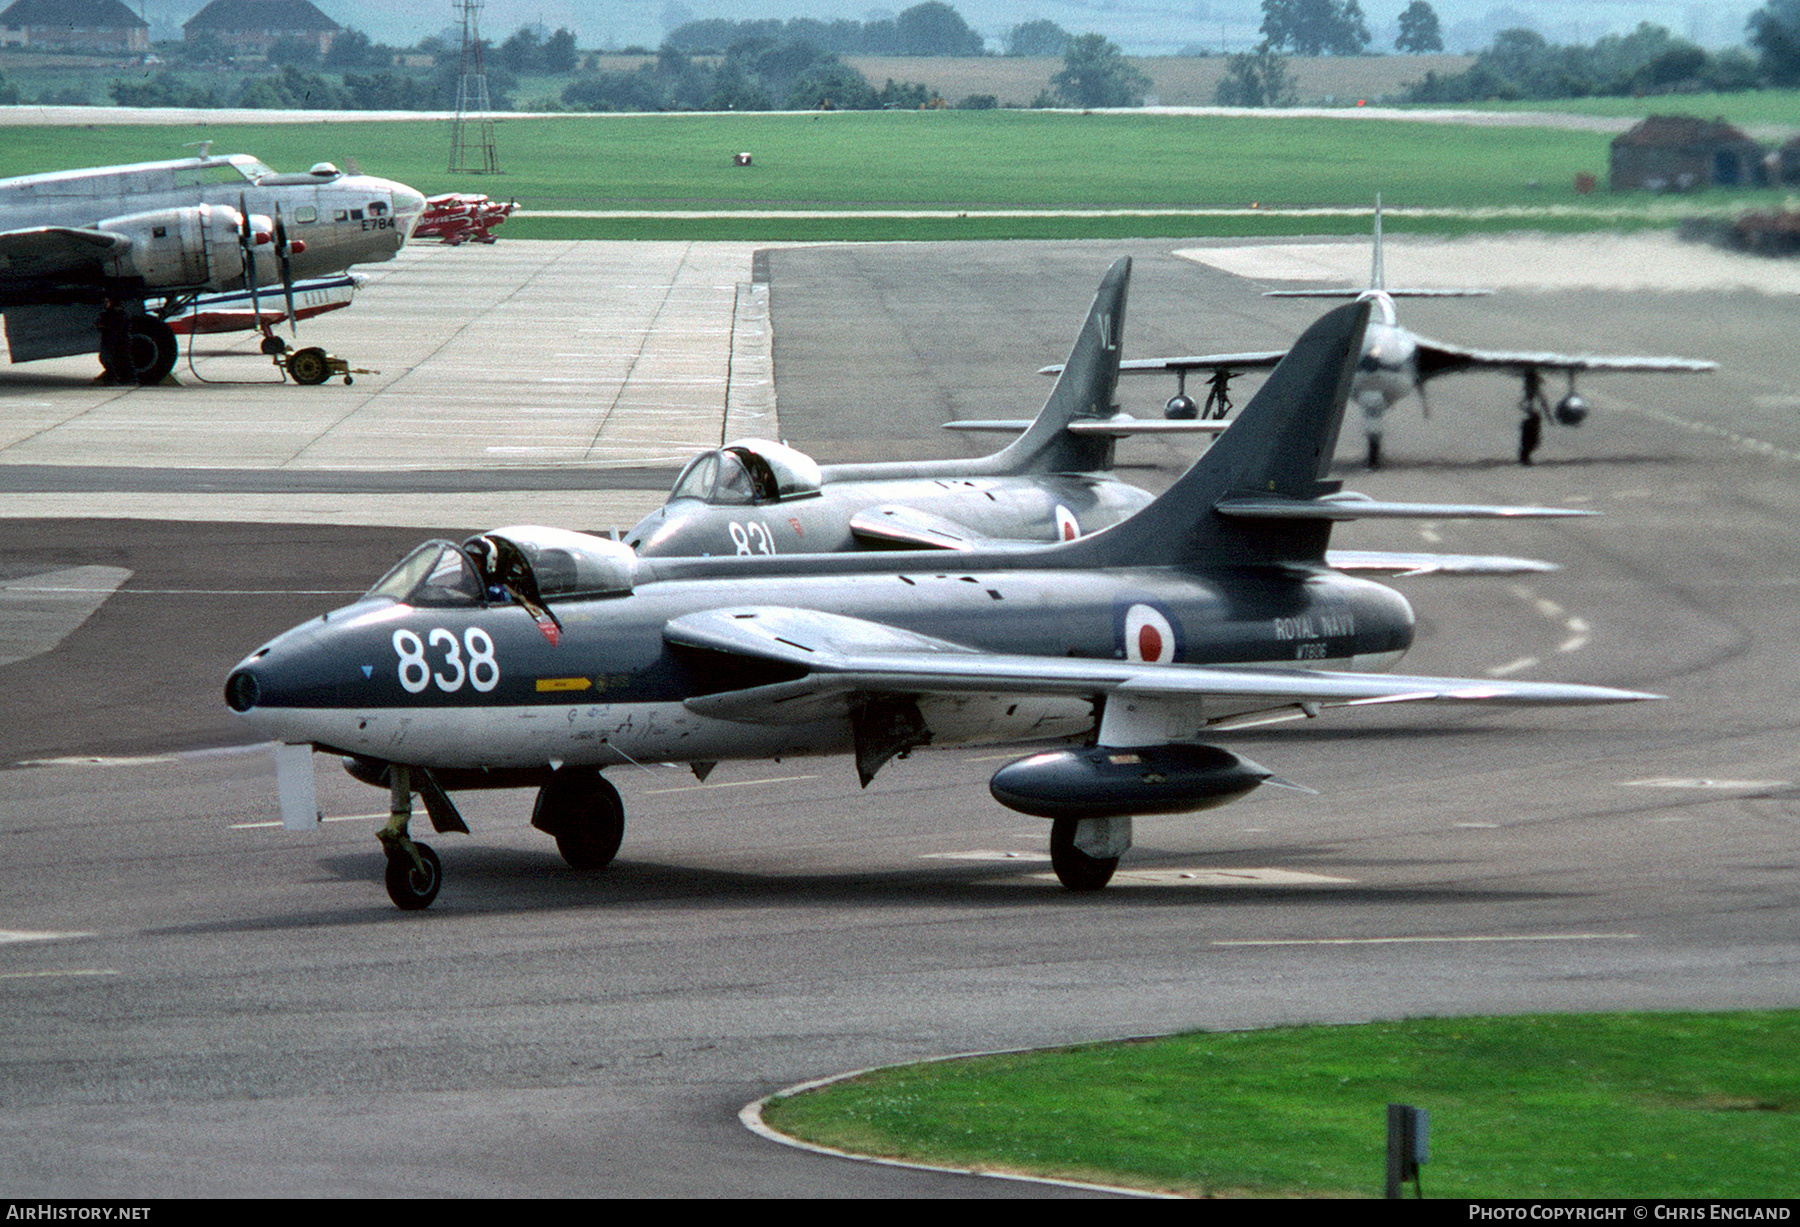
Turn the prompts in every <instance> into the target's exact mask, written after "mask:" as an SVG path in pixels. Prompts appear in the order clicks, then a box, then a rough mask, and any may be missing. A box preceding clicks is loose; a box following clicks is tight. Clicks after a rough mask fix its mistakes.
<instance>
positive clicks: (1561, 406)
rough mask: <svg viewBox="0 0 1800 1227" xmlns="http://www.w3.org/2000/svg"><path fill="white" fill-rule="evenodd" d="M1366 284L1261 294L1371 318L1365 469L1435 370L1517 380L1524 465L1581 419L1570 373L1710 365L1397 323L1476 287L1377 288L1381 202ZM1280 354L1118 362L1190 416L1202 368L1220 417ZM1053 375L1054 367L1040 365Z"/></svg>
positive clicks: (1360, 373)
mask: <svg viewBox="0 0 1800 1227" xmlns="http://www.w3.org/2000/svg"><path fill="white" fill-rule="evenodd" d="M1369 287H1370V288H1369V289H1367V290H1363V291H1356V290H1271V291H1269V292H1268V294H1267V295H1266V296H1267V297H1269V298H1356V299H1360V300H1362V301H1365V302H1368V303H1369V304H1371V306H1372V307H1373V309H1374V311H1375V317H1374V318H1373V319H1371V320H1370V321H1369V331H1368V335H1367V336H1366V337H1365V338H1364V340H1363V353H1362V361H1361V362H1360V363H1359V365H1358V367H1357V372H1356V382H1355V384H1354V385H1353V387H1352V389H1351V393H1350V399H1351V400H1353V401H1354V402H1355V403H1356V406H1357V408H1359V409H1361V410H1362V415H1363V429H1364V431H1365V433H1366V434H1367V436H1368V460H1369V467H1370V468H1372V469H1374V468H1380V467H1381V438H1382V429H1383V421H1384V419H1385V417H1386V414H1387V411H1388V410H1389V409H1391V408H1392V407H1393V406H1394V405H1395V404H1397V403H1398V402H1400V401H1402V400H1404V399H1406V398H1407V397H1408V396H1410V395H1412V394H1414V393H1417V394H1418V397H1419V402H1420V404H1421V405H1422V406H1423V407H1424V411H1425V413H1426V414H1427V415H1429V414H1430V412H1431V406H1430V403H1429V402H1428V401H1427V400H1426V399H1425V385H1426V383H1428V382H1429V381H1431V380H1433V379H1436V378H1438V377H1439V376H1442V375H1451V374H1456V373H1458V372H1461V371H1500V372H1504V373H1506V374H1509V375H1515V376H1517V377H1518V378H1519V380H1520V383H1521V385H1522V389H1523V390H1522V392H1521V395H1520V398H1519V412H1520V415H1521V417H1520V420H1519V463H1520V464H1530V463H1531V457H1532V454H1533V453H1534V452H1536V451H1537V447H1538V442H1539V440H1540V439H1541V438H1542V436H1543V430H1544V423H1545V421H1546V420H1548V421H1552V422H1555V423H1556V424H1557V425H1559V426H1579V425H1581V424H1582V423H1583V422H1585V421H1586V420H1587V416H1588V403H1587V401H1586V400H1584V399H1583V398H1582V397H1580V396H1579V395H1577V394H1576V391H1575V377H1576V376H1577V375H1578V374H1581V373H1582V372H1584V371H1640V372H1645V371H1649V372H1665V373H1668V372H1678V373H1695V372H1702V371H1711V370H1716V369H1717V368H1718V363H1716V362H1708V361H1705V360H1703V359H1699V358H1674V357H1655V356H1627V355H1609V354H1559V353H1551V352H1547V351H1545V352H1538V351H1531V350H1492V349H1468V348H1465V347H1463V346H1460V345H1451V344H1448V343H1446V342H1443V341H1434V340H1431V339H1430V338H1429V337H1423V336H1420V335H1419V334H1418V333H1415V332H1412V331H1410V330H1409V329H1407V328H1405V327H1404V326H1402V325H1401V323H1400V319H1399V315H1398V313H1397V312H1396V311H1395V310H1394V299H1396V298H1451V297H1466V296H1471V295H1481V294H1485V293H1486V292H1487V291H1485V290H1464V289H1443V290H1431V289H1411V290H1390V289H1387V288H1385V278H1384V276H1383V274H1382V262H1381V202H1380V201H1379V200H1377V201H1376V204H1375V256H1374V265H1373V268H1372V270H1371V275H1370V278H1369ZM1285 352H1286V351H1285V350H1269V351H1259V352H1251V353H1237V354H1199V355H1194V356H1192V357H1183V358H1143V359H1134V360H1132V361H1129V362H1124V363H1121V364H1120V369H1121V370H1122V371H1124V372H1126V373H1130V374H1142V373H1155V372H1168V373H1171V374H1173V375H1175V376H1176V377H1177V379H1179V380H1181V381H1183V384H1182V386H1181V387H1180V388H1178V390H1177V392H1176V395H1175V396H1174V397H1173V398H1172V399H1171V400H1170V401H1169V404H1168V406H1167V409H1166V411H1165V412H1166V413H1167V415H1168V416H1169V417H1170V418H1193V417H1195V415H1196V406H1195V404H1194V402H1193V401H1192V400H1191V399H1189V398H1188V397H1187V395H1186V390H1185V381H1186V378H1187V376H1188V375H1189V374H1191V373H1193V372H1195V371H1206V372H1209V378H1210V385H1211V386H1210V391H1209V395H1208V399H1207V401H1206V404H1205V406H1204V407H1203V408H1202V410H1201V412H1202V413H1203V414H1204V413H1206V412H1210V411H1214V410H1216V411H1217V413H1218V415H1219V416H1223V414H1224V411H1225V409H1226V408H1227V407H1228V406H1229V401H1228V400H1227V399H1226V393H1227V389H1228V387H1229V384H1230V381H1231V379H1232V377H1233V376H1235V375H1237V374H1238V373H1240V372H1242V371H1246V370H1254V369H1258V368H1267V367H1272V366H1274V365H1275V364H1276V363H1277V362H1279V361H1280V360H1281V357H1282V355H1283V354H1284V353H1285ZM1047 370H1049V371H1054V370H1055V368H1047ZM1546 374H1558V375H1562V376H1563V377H1564V378H1565V379H1566V380H1567V392H1566V393H1565V394H1564V395H1563V397H1562V398H1561V399H1559V400H1558V401H1557V402H1556V403H1555V404H1554V405H1552V404H1551V403H1550V398H1549V395H1548V394H1547V393H1546V391H1545V386H1544V384H1545V378H1544V377H1545V375H1546Z"/></svg>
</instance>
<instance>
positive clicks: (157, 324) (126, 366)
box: [102, 315, 181, 385]
mask: <svg viewBox="0 0 1800 1227" xmlns="http://www.w3.org/2000/svg"><path fill="white" fill-rule="evenodd" d="M110 357H112V360H113V362H114V363H116V364H117V365H110V364H108V363H107V361H106V357H105V356H103V358H102V365H106V367H107V371H108V373H110V374H111V375H112V376H113V378H114V379H117V380H120V381H122V382H125V383H136V384H146V385H148V384H157V383H161V382H162V381H163V380H164V379H166V378H167V377H168V374H169V372H170V371H172V370H174V369H175V360H176V359H177V358H179V357H181V345H180V343H179V342H178V341H176V340H175V333H174V330H173V329H171V328H170V327H169V326H168V325H167V324H165V323H163V322H162V321H161V320H159V319H157V318H156V317H155V316H153V315H134V316H132V317H131V318H130V319H128V320H126V321H125V337H124V341H123V344H121V345H120V346H119V347H118V349H117V351H116V352H115V354H113V355H110Z"/></svg>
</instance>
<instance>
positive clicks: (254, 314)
mask: <svg viewBox="0 0 1800 1227" xmlns="http://www.w3.org/2000/svg"><path fill="white" fill-rule="evenodd" d="M238 246H239V247H240V248H242V249H243V253H244V284H245V285H246V286H248V287H249V289H250V318H252V319H254V320H255V321H256V323H257V326H258V327H260V326H261V325H262V304H261V303H260V302H259V301H258V299H257V296H256V250H255V248H256V233H255V231H254V230H253V229H252V228H251V226H250V202H249V200H248V199H246V197H245V196H244V193H242V192H239V193H238Z"/></svg>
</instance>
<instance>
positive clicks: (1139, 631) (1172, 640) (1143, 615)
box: [1119, 605, 1180, 665]
mask: <svg viewBox="0 0 1800 1227" xmlns="http://www.w3.org/2000/svg"><path fill="white" fill-rule="evenodd" d="M1119 631H1120V634H1119V637H1120V639H1121V641H1122V642H1121V646H1122V647H1123V648H1124V650H1125V659H1126V660H1141V661H1144V662H1146V663H1148V664H1153V665H1166V664H1171V663H1173V662H1174V660H1175V656H1176V653H1177V651H1178V650H1179V648H1180V643H1179V642H1178V640H1177V636H1176V633H1175V627H1174V626H1173V625H1172V624H1171V623H1170V622H1169V619H1168V617H1167V616H1166V615H1165V614H1164V613H1163V612H1162V611H1161V610H1159V609H1155V608H1153V607H1152V606H1149V605H1132V606H1130V607H1129V608H1127V609H1126V610H1125V617H1124V618H1123V619H1122V620H1121V622H1120V628H1119Z"/></svg>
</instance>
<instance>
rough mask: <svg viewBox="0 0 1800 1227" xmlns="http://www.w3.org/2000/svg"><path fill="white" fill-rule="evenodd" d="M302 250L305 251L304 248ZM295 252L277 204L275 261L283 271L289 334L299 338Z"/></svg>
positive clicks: (282, 280) (279, 203)
mask: <svg viewBox="0 0 1800 1227" xmlns="http://www.w3.org/2000/svg"><path fill="white" fill-rule="evenodd" d="M301 250H305V248H304V247H302V248H301ZM292 256H293V251H292V248H291V245H290V244H289V243H288V236H287V224H286V223H285V222H283V221H282V220H281V202H280V201H279V200H277V201H276V202H275V259H276V261H277V264H278V267H279V268H280V269H281V293H282V295H283V297H285V298H286V299H287V317H288V333H289V334H290V335H292V336H295V337H298V336H299V335H300V326H299V325H298V324H297V323H296V322H295V320H294V265H293V259H292Z"/></svg>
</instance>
